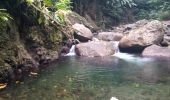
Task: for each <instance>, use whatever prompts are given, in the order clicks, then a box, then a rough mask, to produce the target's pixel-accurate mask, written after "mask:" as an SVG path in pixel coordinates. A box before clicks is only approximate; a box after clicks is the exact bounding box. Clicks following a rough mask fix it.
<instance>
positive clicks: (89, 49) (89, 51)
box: [76, 41, 115, 57]
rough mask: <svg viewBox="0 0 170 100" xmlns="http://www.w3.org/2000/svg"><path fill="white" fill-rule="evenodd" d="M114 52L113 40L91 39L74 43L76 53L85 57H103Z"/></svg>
mask: <svg viewBox="0 0 170 100" xmlns="http://www.w3.org/2000/svg"><path fill="white" fill-rule="evenodd" d="M114 53H115V47H114V43H113V42H104V41H91V42H87V43H81V44H77V45H76V54H77V55H79V56H86V57H103V56H110V55H113V54H114Z"/></svg>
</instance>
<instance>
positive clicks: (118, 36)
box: [97, 32, 123, 41]
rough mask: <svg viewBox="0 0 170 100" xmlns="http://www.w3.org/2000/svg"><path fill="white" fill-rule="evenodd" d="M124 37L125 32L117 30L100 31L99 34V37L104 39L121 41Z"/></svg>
mask: <svg viewBox="0 0 170 100" xmlns="http://www.w3.org/2000/svg"><path fill="white" fill-rule="evenodd" d="M122 37H123V34H122V33H117V32H100V33H99V34H98V35H97V38H98V39H99V40H103V41H119V40H120V39H121V38H122Z"/></svg>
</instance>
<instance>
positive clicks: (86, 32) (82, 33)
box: [72, 23, 93, 42]
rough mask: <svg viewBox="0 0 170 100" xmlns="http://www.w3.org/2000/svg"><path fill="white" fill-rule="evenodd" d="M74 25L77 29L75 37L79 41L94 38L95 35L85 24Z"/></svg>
mask: <svg viewBox="0 0 170 100" xmlns="http://www.w3.org/2000/svg"><path fill="white" fill-rule="evenodd" d="M72 27H73V28H74V29H75V30H76V33H75V35H74V37H75V38H76V39H78V40H79V41H81V42H87V41H88V40H92V37H93V34H92V32H91V31H90V29H88V28H87V27H85V26H84V25H83V24H78V23H76V24H74V25H73V26H72Z"/></svg>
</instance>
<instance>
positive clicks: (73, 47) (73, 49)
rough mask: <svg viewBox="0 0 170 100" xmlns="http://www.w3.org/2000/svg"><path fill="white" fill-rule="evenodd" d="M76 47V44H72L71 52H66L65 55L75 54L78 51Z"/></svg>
mask: <svg viewBox="0 0 170 100" xmlns="http://www.w3.org/2000/svg"><path fill="white" fill-rule="evenodd" d="M75 48H76V46H75V45H72V47H71V49H70V51H69V53H68V54H66V55H65V56H75V55H76V53H75Z"/></svg>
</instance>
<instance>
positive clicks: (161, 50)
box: [142, 45, 170, 58]
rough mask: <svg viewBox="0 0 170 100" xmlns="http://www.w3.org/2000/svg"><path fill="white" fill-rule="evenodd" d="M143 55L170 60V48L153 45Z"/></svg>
mask: <svg viewBox="0 0 170 100" xmlns="http://www.w3.org/2000/svg"><path fill="white" fill-rule="evenodd" d="M142 55H143V56H149V57H165V58H170V48H168V47H160V46H157V45H152V46H149V47H147V48H145V50H144V51H143V53H142Z"/></svg>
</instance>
